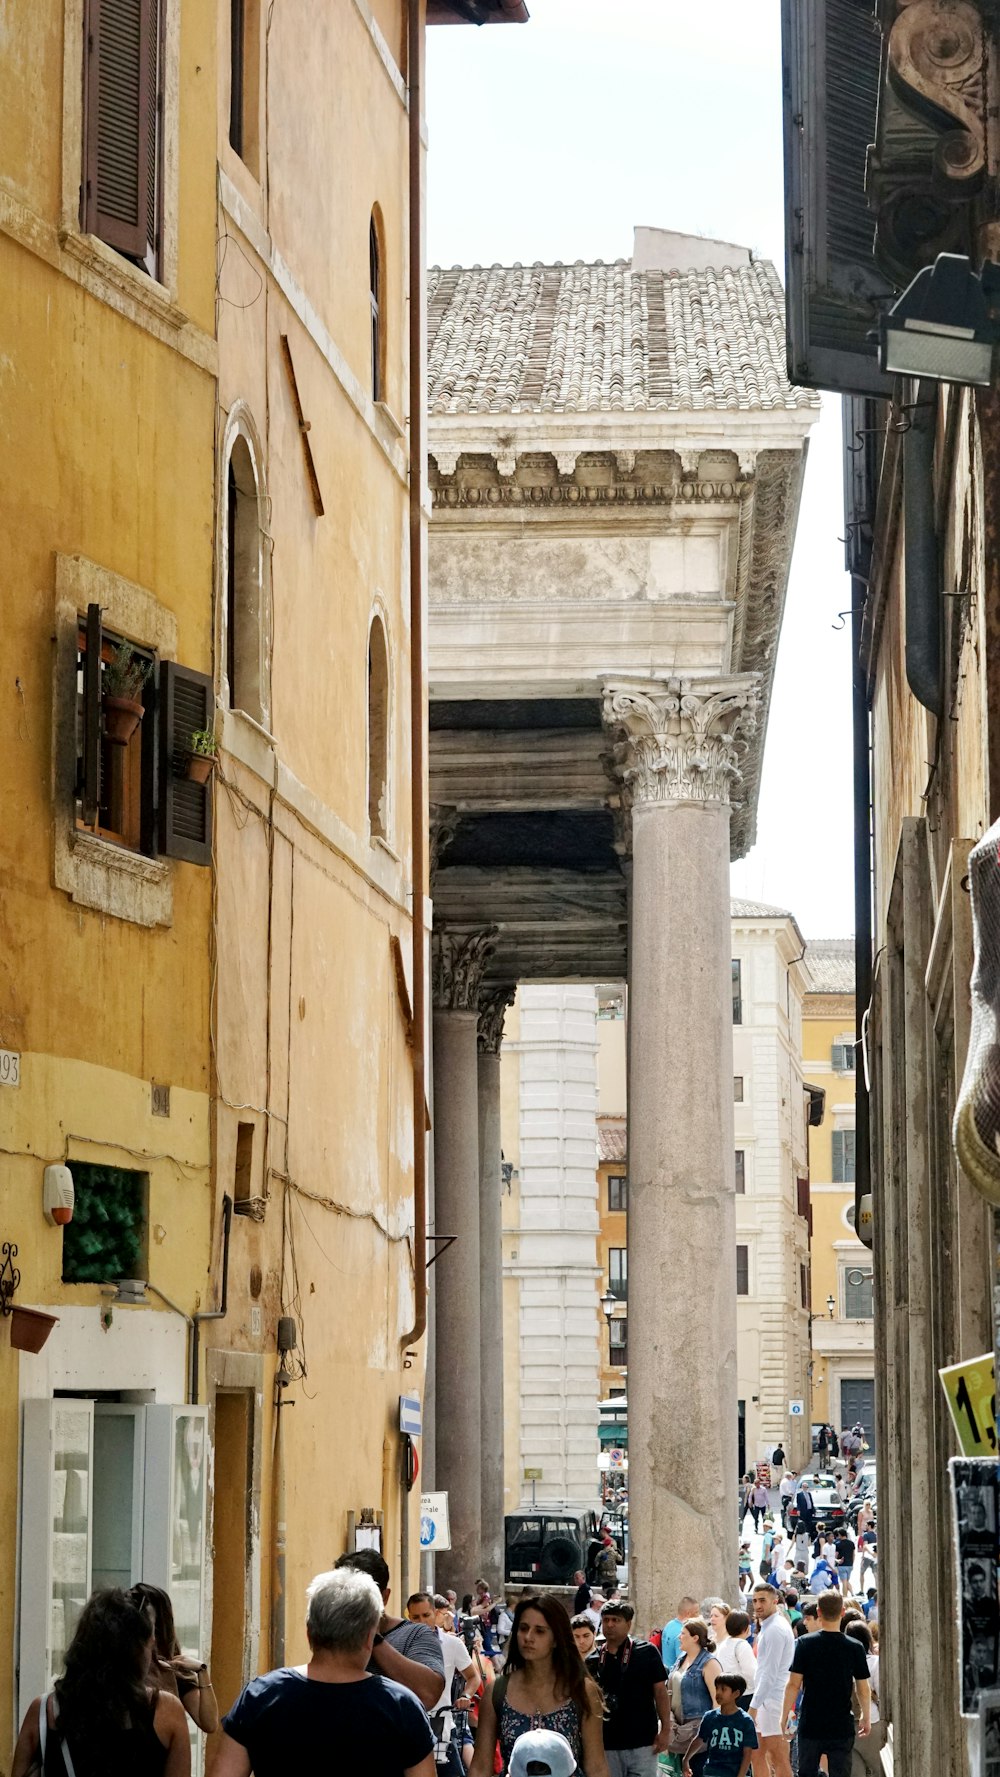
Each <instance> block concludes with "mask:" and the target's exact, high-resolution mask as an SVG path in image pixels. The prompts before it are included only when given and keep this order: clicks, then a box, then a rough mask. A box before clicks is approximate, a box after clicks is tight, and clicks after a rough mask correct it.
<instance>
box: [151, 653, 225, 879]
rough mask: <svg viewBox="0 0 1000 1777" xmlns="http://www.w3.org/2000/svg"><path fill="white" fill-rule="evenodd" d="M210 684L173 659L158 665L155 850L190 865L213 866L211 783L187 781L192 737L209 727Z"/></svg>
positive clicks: (210, 723)
mask: <svg viewBox="0 0 1000 1777" xmlns="http://www.w3.org/2000/svg"><path fill="white" fill-rule="evenodd" d="M213 703H214V699H213V695H212V681H211V679H210V678H209V676H208V674H207V673H196V672H194V671H193V670H192V668H191V667H188V666H178V665H177V663H176V661H174V660H164V661H163V662H161V665H160V734H159V742H160V772H159V779H160V782H159V791H160V811H159V812H160V851H161V852H162V853H163V854H164V855H165V856H166V857H168V858H184V859H186V861H187V862H188V863H189V864H210V863H211V862H212V780H211V778H209V781H208V783H207V784H196V783H195V782H194V781H193V780H192V779H191V778H189V777H188V776H187V758H188V753H189V752H190V749H191V736H192V734H193V733H194V732H195V730H196V729H198V728H211V727H213V725H214V724H213V717H214V709H213Z"/></svg>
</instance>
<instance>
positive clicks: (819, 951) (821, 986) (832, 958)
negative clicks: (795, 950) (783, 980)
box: [806, 938, 854, 993]
mask: <svg viewBox="0 0 1000 1777" xmlns="http://www.w3.org/2000/svg"><path fill="white" fill-rule="evenodd" d="M806 968H807V969H808V970H809V976H810V980H811V981H812V988H811V991H812V992H813V993H853V992H854V939H853V938H810V940H809V943H808V945H807V947H806Z"/></svg>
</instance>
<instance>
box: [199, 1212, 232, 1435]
mask: <svg viewBox="0 0 1000 1777" xmlns="http://www.w3.org/2000/svg"><path fill="white" fill-rule="evenodd" d="M232 1225H233V1200H232V1198H231V1197H228V1196H226V1197H223V1199H222V1295H221V1299H220V1302H219V1306H218V1308H210V1309H207V1310H206V1311H205V1313H203V1314H193V1315H192V1316H191V1382H190V1387H189V1389H188V1394H189V1397H190V1400H191V1402H192V1404H193V1405H195V1406H197V1404H198V1359H199V1354H200V1350H201V1324H202V1321H206V1320H225V1318H226V1314H227V1312H228V1302H229V1235H230V1231H231V1229H232Z"/></svg>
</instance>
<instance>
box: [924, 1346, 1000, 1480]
mask: <svg viewBox="0 0 1000 1777" xmlns="http://www.w3.org/2000/svg"><path fill="white" fill-rule="evenodd" d="M938 1375H939V1376H940V1378H941V1386H942V1388H943V1389H944V1392H945V1395H946V1397H947V1400H948V1410H949V1412H950V1413H951V1417H952V1422H953V1424H954V1427H955V1433H956V1436H957V1438H958V1442H959V1446H960V1448H961V1451H962V1455H963V1456H993V1455H995V1453H996V1447H997V1423H996V1421H997V1406H996V1387H995V1382H994V1373H993V1353H992V1351H987V1352H984V1354H983V1356H982V1357H970V1358H967V1359H966V1360H965V1362H964V1363H961V1364H949V1366H948V1368H947V1369H946V1370H939V1371H938Z"/></svg>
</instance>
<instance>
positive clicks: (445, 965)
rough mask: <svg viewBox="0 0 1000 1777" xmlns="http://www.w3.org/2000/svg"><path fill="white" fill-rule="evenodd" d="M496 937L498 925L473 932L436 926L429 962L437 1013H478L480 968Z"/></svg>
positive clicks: (482, 968)
mask: <svg viewBox="0 0 1000 1777" xmlns="http://www.w3.org/2000/svg"><path fill="white" fill-rule="evenodd" d="M498 937H499V927H498V926H486V927H485V928H484V929H483V930H480V931H475V932H469V931H450V930H449V928H448V927H447V926H435V928H434V932H433V934H432V937H431V963H432V974H433V992H434V1004H435V1006H436V1007H437V1009H438V1011H439V1012H478V1010H479V990H480V988H481V986H482V981H483V971H484V969H485V968H486V964H487V963H488V962H489V960H490V957H491V956H492V955H493V952H494V950H495V949H496V943H497V938H498Z"/></svg>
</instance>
